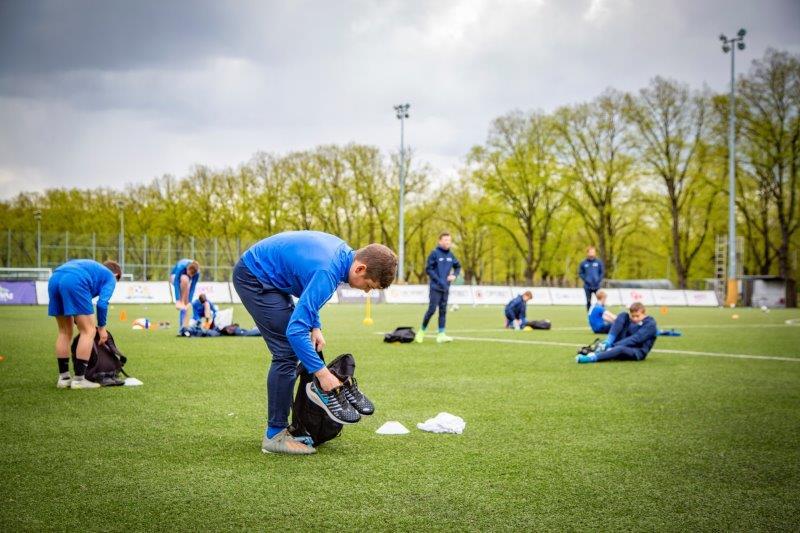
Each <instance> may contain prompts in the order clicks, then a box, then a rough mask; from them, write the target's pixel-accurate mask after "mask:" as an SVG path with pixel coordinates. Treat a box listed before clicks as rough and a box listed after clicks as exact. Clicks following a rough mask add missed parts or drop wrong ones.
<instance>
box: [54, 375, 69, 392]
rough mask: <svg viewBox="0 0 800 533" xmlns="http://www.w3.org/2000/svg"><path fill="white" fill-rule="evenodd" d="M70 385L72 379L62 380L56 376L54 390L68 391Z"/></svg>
mask: <svg viewBox="0 0 800 533" xmlns="http://www.w3.org/2000/svg"><path fill="white" fill-rule="evenodd" d="M71 383H72V378H71V377H69V376H68V377H65V378H62V377H61V376H58V381H56V388H57V389H68V388H69V386H70V384H71Z"/></svg>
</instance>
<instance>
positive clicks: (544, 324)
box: [522, 320, 553, 329]
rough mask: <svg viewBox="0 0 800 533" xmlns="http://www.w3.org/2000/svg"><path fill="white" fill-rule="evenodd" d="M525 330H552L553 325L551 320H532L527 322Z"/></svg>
mask: <svg viewBox="0 0 800 533" xmlns="http://www.w3.org/2000/svg"><path fill="white" fill-rule="evenodd" d="M522 327H523V328H531V329H550V328H551V327H553V325H552V324H551V323H550V321H549V320H531V321H529V322H526V323H525V325H524V326H522Z"/></svg>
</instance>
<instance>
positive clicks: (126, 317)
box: [119, 309, 128, 322]
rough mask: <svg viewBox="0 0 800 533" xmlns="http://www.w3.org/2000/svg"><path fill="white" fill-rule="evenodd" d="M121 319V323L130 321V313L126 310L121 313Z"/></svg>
mask: <svg viewBox="0 0 800 533" xmlns="http://www.w3.org/2000/svg"><path fill="white" fill-rule="evenodd" d="M119 319H120V321H121V322H125V321H126V320H128V313H127V312H125V310H124V309H123V310H122V311H121V312H120V314H119Z"/></svg>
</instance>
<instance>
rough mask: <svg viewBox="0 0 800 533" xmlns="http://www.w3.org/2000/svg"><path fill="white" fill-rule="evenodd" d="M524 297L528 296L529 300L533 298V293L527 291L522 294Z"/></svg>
mask: <svg viewBox="0 0 800 533" xmlns="http://www.w3.org/2000/svg"><path fill="white" fill-rule="evenodd" d="M522 295H523V296H527V297H528V299H529V300H530V299H531V298H533V293H532V292H531V291H525V292H523V293H522Z"/></svg>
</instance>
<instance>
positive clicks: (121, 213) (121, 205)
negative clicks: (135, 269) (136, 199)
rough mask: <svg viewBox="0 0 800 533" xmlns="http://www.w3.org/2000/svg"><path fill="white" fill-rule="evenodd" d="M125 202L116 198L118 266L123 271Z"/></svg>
mask: <svg viewBox="0 0 800 533" xmlns="http://www.w3.org/2000/svg"><path fill="white" fill-rule="evenodd" d="M124 207H125V202H123V201H122V200H117V208H118V209H119V266H120V269H121V270H122V272H123V273H125V211H124V210H123V208H124Z"/></svg>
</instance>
